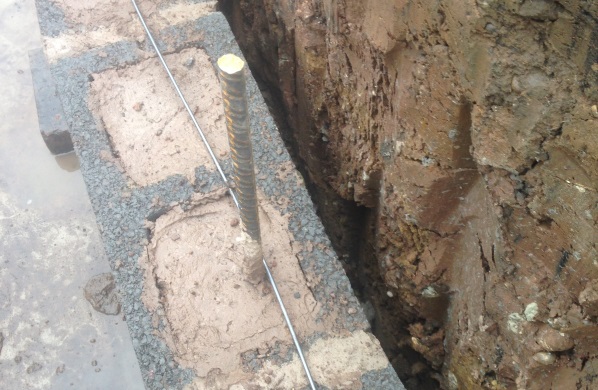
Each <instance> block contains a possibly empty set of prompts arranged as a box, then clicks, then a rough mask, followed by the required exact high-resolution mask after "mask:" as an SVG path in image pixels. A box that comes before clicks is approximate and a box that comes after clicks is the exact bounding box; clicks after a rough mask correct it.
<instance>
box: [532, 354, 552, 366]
mask: <svg viewBox="0 0 598 390" xmlns="http://www.w3.org/2000/svg"><path fill="white" fill-rule="evenodd" d="M532 359H534V360H535V361H537V362H538V363H540V364H543V365H545V366H549V365H551V364H553V363H554V362H555V361H556V356H555V355H554V353H552V352H538V353H537V354H535V355H534V356H532Z"/></svg>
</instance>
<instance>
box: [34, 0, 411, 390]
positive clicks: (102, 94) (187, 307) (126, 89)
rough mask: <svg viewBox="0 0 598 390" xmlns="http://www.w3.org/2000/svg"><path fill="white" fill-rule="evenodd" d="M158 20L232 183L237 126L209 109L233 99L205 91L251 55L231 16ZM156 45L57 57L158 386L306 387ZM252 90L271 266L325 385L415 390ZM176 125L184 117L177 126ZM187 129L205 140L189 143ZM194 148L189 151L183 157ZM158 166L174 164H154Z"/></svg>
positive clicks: (75, 133)
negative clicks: (251, 275)
mask: <svg viewBox="0 0 598 390" xmlns="http://www.w3.org/2000/svg"><path fill="white" fill-rule="evenodd" d="M40 1H41V0H40ZM200 3H201V2H200ZM173 4H174V3H173V2H161V3H160V4H158V5H153V4H150V3H149V2H146V1H143V2H141V4H140V6H141V9H142V11H143V12H144V13H145V14H148V15H152V14H153V13H155V12H158V13H159V12H160V11H159V10H161V9H174V7H175V5H173ZM54 6H56V7H58V6H59V4H58V3H54ZM105 6H106V7H113V6H114V5H111V4H110V5H108V4H106V5H105ZM119 6H120V7H123V5H122V4H119ZM129 11H130V12H132V8H131V9H130V10H129ZM106 12H108V11H106V10H102V12H100V13H99V15H102V14H105V13H106ZM58 13H60V12H58ZM120 13H122V10H119V12H118V13H117V14H120ZM62 14H63V15H64V18H63V19H62V22H61V23H64V26H70V27H72V28H80V23H79V24H77V23H78V22H76V21H75V20H74V19H73V17H72V15H71V16H69V15H70V14H69V12H68V10H63V11H62ZM90 15H91V16H92V17H93V13H92V14H90ZM149 20H151V21H152V22H151V23H150V27H151V28H153V29H154V32H155V35H156V39H157V40H158V41H159V42H161V45H162V46H163V50H164V52H165V53H166V54H167V56H166V57H167V61H168V63H169V64H170V65H171V66H172V67H173V69H174V70H175V77H176V78H177V79H179V80H180V81H181V88H183V89H184V90H185V92H186V93H187V90H188V96H187V97H188V100H189V103H190V104H191V105H192V107H193V109H195V107H197V112H196V116H197V118H198V119H199V120H201V121H205V124H204V126H203V127H204V128H205V129H206V130H208V131H210V132H211V134H209V137H208V138H209V141H210V143H212V145H214V146H215V147H216V154H217V156H218V158H219V159H220V160H221V162H222V164H223V167H224V170H225V172H226V173H227V175H229V176H230V173H231V172H230V161H229V160H228V158H227V157H228V153H227V147H226V143H225V142H224V143H223V141H221V140H223V139H225V138H226V135H225V133H224V129H223V128H222V119H221V118H220V116H219V114H218V115H216V114H210V115H212V116H209V115H208V116H206V115H205V111H206V110H205V109H204V108H203V107H205V104H206V102H211V104H208V105H209V106H210V107H209V108H210V109H215V110H216V111H215V112H220V111H219V110H221V108H220V106H219V105H218V104H217V103H218V101H219V98H220V96H219V95H220V93H219V91H218V90H217V89H216V88H214V87H213V84H210V85H212V87H210V85H208V86H207V87H206V86H203V89H206V88H207V89H209V88H213V89H212V92H210V94H212V96H211V98H212V100H210V99H209V94H208V91H207V90H205V91H203V92H205V95H204V96H203V98H207V99H208V100H204V101H202V100H201V94H200V92H202V84H197V83H204V82H206V81H209V80H210V78H211V77H213V74H214V68H213V64H214V62H215V60H216V59H217V58H218V57H219V56H220V55H222V54H225V53H235V54H237V55H239V56H240V55H241V53H240V52H239V49H238V47H237V46H236V43H235V41H234V38H233V36H232V33H231V32H230V30H229V27H228V24H227V23H226V20H225V19H224V17H223V16H222V15H221V14H219V13H216V12H213V13H209V14H207V15H205V16H202V17H200V18H198V19H197V20H193V21H191V20H185V21H183V22H182V23H180V24H178V25H176V26H168V27H164V28H162V25H160V23H158V22H156V21H155V20H154V19H152V16H150V18H149ZM127 23H128V22H127ZM92 24H93V22H92ZM96 24H98V25H101V21H100V20H98V21H97V23H96ZM117 24H118V23H117ZM64 26H61V25H60V24H57V25H56V26H52V25H49V24H48V22H47V21H43V22H42V30H43V31H49V32H52V34H53V35H52V37H53V38H55V39H60V36H61V35H63V36H64V35H65V34H67V35H68V34H70V33H69V32H68V28H66V27H64ZM127 26H128V24H127ZM125 30H126V29H125ZM123 31H124V30H123ZM140 42H145V39H143V38H140V37H139V36H138V35H131V36H125V38H123V40H120V41H118V42H113V43H110V44H106V45H104V46H101V47H97V48H91V49H90V50H88V51H83V52H81V51H77V50H79V49H77V50H74V51H71V52H69V53H71V54H72V56H70V55H67V56H61V57H55V58H53V59H51V60H50V64H51V69H52V74H53V76H54V78H55V80H56V82H57V86H58V90H59V93H60V94H61V98H62V101H63V104H64V109H65V113H66V116H67V118H68V122H69V126H70V128H71V129H72V137H73V140H74V143H75V149H76V151H77V153H78V155H79V156H80V157H81V170H82V172H83V174H84V177H85V180H86V184H87V188H88V190H89V194H90V197H91V200H92V204H93V207H94V210H95V212H96V216H97V219H98V225H99V226H100V230H101V232H102V236H103V240H104V244H105V249H106V253H107V255H108V258H109V260H110V261H111V265H112V267H113V270H114V274H115V278H116V282H117V285H118V286H119V288H120V292H121V297H122V305H123V311H124V314H125V315H126V318H127V324H128V325H129V330H130V332H131V335H132V337H133V345H134V346H135V348H136V352H137V356H138V358H139V361H140V365H141V371H142V375H143V378H144V380H145V384H146V386H147V388H149V389H162V388H169V389H171V388H173V389H174V388H177V389H178V388H184V387H186V386H187V388H196V389H204V388H208V389H213V388H228V387H229V386H231V387H230V388H234V389H250V388H255V387H259V388H302V387H304V386H305V385H306V384H307V382H306V379H305V375H304V373H303V371H302V368H301V366H300V364H299V360H298V357H297V353H296V351H295V349H294V346H293V344H292V342H291V339H290V336H289V334H288V331H287V329H286V328H285V325H284V322H283V318H282V314H281V313H280V311H279V308H278V305H277V303H276V301H275V299H274V296H273V293H272V290H271V287H270V285H269V284H268V283H267V282H266V281H264V282H262V283H261V284H258V286H257V287H253V286H251V285H249V284H247V283H246V282H245V281H244V280H245V279H244V278H243V275H242V274H241V273H240V269H241V268H242V267H241V266H240V262H241V261H242V258H243V251H242V243H241V242H239V241H237V237H238V236H239V227H238V221H237V218H238V214H237V212H236V210H235V208H234V207H233V205H232V203H231V200H230V199H229V198H228V197H227V196H226V195H224V188H223V186H222V181H221V179H220V178H219V176H218V175H217V174H216V172H215V171H214V168H213V166H212V164H211V163H208V162H206V161H205V152H203V151H202V150H201V148H202V147H203V146H202V145H201V144H200V143H199V141H198V140H197V138H196V136H194V135H192V134H193V131H194V130H193V129H192V128H191V129H188V128H187V126H188V127H191V126H190V124H189V123H188V122H186V121H185V120H184V119H183V118H184V116H183V115H182V114H183V113H182V112H179V110H181V108H180V107H181V105H180V104H181V103H180V102H179V101H178V98H177V97H176V95H175V94H174V93H172V91H171V90H170V87H167V86H166V85H167V79H166V75H165V73H160V72H159V68H158V65H157V64H158V61H157V59H156V58H155V54H154V53H153V52H152V51H151V50H150V48H148V47H147V46H144V45H143V44H140ZM202 53H205V54H206V55H205V56H204V55H203V54H202ZM190 58H194V61H189V59H190ZM207 59H209V62H208V60H207ZM152 61H153V63H152ZM210 66H212V68H211V69H210ZM149 75H151V76H152V77H149ZM154 83H155V85H156V90H155V91H152V86H153V85H154ZM158 83H160V84H158ZM162 83H164V84H162ZM248 89H249V100H250V101H249V105H250V108H249V114H250V118H251V119H250V120H251V128H252V131H253V136H252V137H253V143H254V157H255V161H256V171H257V182H258V191H259V193H260V194H261V195H260V205H261V209H262V210H263V213H262V215H261V221H262V229H263V231H264V240H265V257H266V261H268V263H269V264H270V267H271V268H272V271H273V273H274V275H275V278H276V280H277V281H278V284H279V287H280V289H281V294H282V298H283V300H284V301H285V303H286V304H287V307H288V310H289V313H290V315H291V318H292V320H293V322H294V324H295V326H296V327H297V331H298V335H299V337H300V339H301V343H302V345H303V347H304V350H305V352H306V356H307V360H308V364H309V365H310V367H311V368H312V370H313V373H314V377H315V379H316V381H317V382H318V383H319V385H320V386H321V387H322V388H344V389H345V388H346V389H401V388H403V387H402V385H401V383H400V381H399V380H398V378H397V376H396V374H395V372H394V371H393V370H392V368H391V366H390V365H389V362H388V360H387V358H386V356H385V355H384V353H383V351H382V349H381V347H380V345H379V343H378V342H377V340H376V339H375V338H374V337H373V336H372V335H371V334H370V333H369V324H368V322H367V320H366V318H365V316H364V314H363V311H362V309H361V307H360V305H359V303H358V301H357V299H356V298H355V296H354V294H353V292H352V290H351V287H350V285H349V281H348V279H347V277H346V275H345V273H344V271H343V268H342V266H341V265H340V263H339V261H338V259H337V257H336V255H335V254H334V252H333V251H332V249H331V248H330V242H329V241H328V239H327V237H326V234H325V233H324V230H323V227H322V225H321V223H320V221H319V219H318V217H317V216H316V214H315V212H314V209H313V205H312V203H311V200H310V198H309V196H308V194H307V191H306V189H305V187H304V184H303V181H302V179H301V178H300V176H299V175H298V173H297V172H296V170H295V169H294V167H293V165H292V163H291V160H290V156H289V155H288V153H287V152H286V149H285V148H284V145H283V143H282V140H281V139H280V136H279V134H278V131H277V129H276V126H275V125H274V121H273V119H272V118H271V116H270V115H269V113H268V110H267V107H266V105H265V103H264V101H263V99H262V97H261V94H260V92H259V90H258V88H257V85H256V84H255V81H254V80H253V79H252V78H250V79H249V80H248ZM160 103H161V105H160ZM160 107H166V108H167V109H164V110H162V109H161V108H160ZM177 107H179V108H177ZM146 109H147V110H146ZM144 110H145V111H144ZM160 111H163V112H160ZM156 115H159V116H156ZM202 117H203V118H202ZM169 121H179V122H176V123H177V126H172V127H169V124H168V123H169ZM156 123H158V124H156ZM219 129H220V130H219ZM219 131H221V134H217V133H218V132H219ZM185 134H188V137H189V138H184V139H182V140H180V139H179V138H177V137H179V136H181V137H186V135H185ZM167 137H170V138H171V139H172V140H171V141H170V140H167ZM219 137H220V138H219ZM173 143H174V144H173ZM173 145H179V150H178V151H177V148H176V147H174V148H173ZM198 146H199V148H198V149H192V148H197V147H198ZM184 148H187V149H188V150H187V151H184V150H183V149H184ZM191 150H194V152H190V151H191ZM183 152H185V153H187V152H188V156H189V158H181V154H183ZM150 157H151V159H150ZM158 157H159V158H158ZM154 159H155V160H156V161H157V162H158V164H156V165H152V164H153V160H154ZM174 168H176V169H174Z"/></svg>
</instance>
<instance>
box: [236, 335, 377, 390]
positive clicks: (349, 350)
mask: <svg viewBox="0 0 598 390" xmlns="http://www.w3.org/2000/svg"><path fill="white" fill-rule="evenodd" d="M306 359H307V361H308V362H309V369H310V372H311V374H312V377H313V378H314V380H315V381H316V382H318V383H319V384H320V385H324V386H326V387H327V388H329V389H361V388H362V383H361V375H362V374H363V373H365V372H367V371H371V370H382V369H384V368H386V367H387V366H388V360H387V359H386V356H385V355H384V354H383V353H381V347H380V343H379V342H378V340H377V339H376V338H375V337H374V336H373V335H371V334H369V333H366V332H364V331H361V330H360V331H357V332H355V333H352V334H351V335H349V336H347V337H333V338H328V339H319V340H317V341H316V342H314V343H313V344H312V345H311V346H310V347H309V350H308V351H307V357H306ZM250 384H251V385H254V386H258V388H260V389H301V388H304V386H307V385H308V383H307V379H306V378H305V373H304V372H303V367H302V365H301V361H300V360H299V357H298V356H297V355H295V356H294V359H293V361H291V362H290V363H288V364H284V365H282V366H279V365H276V364H271V363H270V362H267V363H266V364H265V365H264V368H263V369H261V370H260V371H259V372H258V374H257V375H256V377H255V378H254V379H252V380H251V381H250ZM251 388H255V387H251V386H249V387H245V386H239V387H238V390H241V389H251Z"/></svg>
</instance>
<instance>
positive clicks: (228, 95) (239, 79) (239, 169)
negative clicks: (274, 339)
mask: <svg viewBox="0 0 598 390" xmlns="http://www.w3.org/2000/svg"><path fill="white" fill-rule="evenodd" d="M218 69H219V75H220V80H221V84H222V99H223V100H224V113H225V116H226V127H227V129H228V141H229V144H230V149H231V157H232V159H233V165H234V182H235V185H236V190H237V193H238V195H239V210H240V212H241V220H242V221H243V225H244V227H245V228H246V229H247V233H248V235H249V236H250V237H251V238H252V239H254V240H257V241H258V242H259V243H260V247H261V236H260V226H259V223H260V222H259V214H258V208H257V194H256V188H255V168H254V163H253V152H252V148H251V132H250V128H249V115H248V113H247V92H246V80H245V62H244V61H243V60H242V59H241V58H239V57H237V56H235V55H234V54H226V55H223V56H222V57H220V58H219V59H218ZM260 259H261V262H262V264H263V266H264V269H265V270H266V274H267V275H268V279H269V280H270V284H271V285H272V289H273V290H274V294H275V295H276V299H277V300H278V304H279V305H280V309H281V310H282V315H283V316H284V319H285V321H286V323H287V327H288V328H289V332H290V333H291V337H292V338H293V342H294V343H295V347H296V348H297V353H298V354H299V359H300V360H301V364H302V365H303V369H304V370H305V374H306V376H307V379H308V380H309V385H310V387H311V388H312V389H313V390H316V385H315V383H314V381H313V378H312V376H311V372H310V371H309V366H308V365H307V361H306V360H305V357H304V356H303V350H302V349H301V344H299V340H298V339H297V335H296V334H295V329H294V328H293V324H292V323H291V319H290V317H289V314H288V313H287V309H286V307H285V306H284V302H283V301H282V297H281V296H280V292H279V291H278V287H277V286H276V282H275V281H274V277H273V276H272V273H271V272H270V267H268V263H267V262H266V259H265V258H264V257H263V256H260ZM252 260H255V259H252Z"/></svg>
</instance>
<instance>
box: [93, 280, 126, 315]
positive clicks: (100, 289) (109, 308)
mask: <svg viewBox="0 0 598 390" xmlns="http://www.w3.org/2000/svg"><path fill="white" fill-rule="evenodd" d="M85 299H87V300H88V301H89V303H91V306H93V308H94V309H95V310H97V311H99V312H100V313H104V314H109V315H117V314H118V313H120V300H119V298H118V294H117V292H116V283H115V282H114V276H112V274H111V273H104V274H99V275H96V276H94V277H93V278H91V279H90V280H89V282H87V284H86V285H85Z"/></svg>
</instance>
